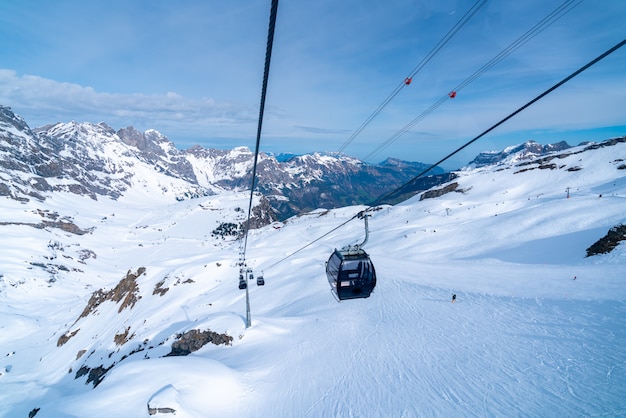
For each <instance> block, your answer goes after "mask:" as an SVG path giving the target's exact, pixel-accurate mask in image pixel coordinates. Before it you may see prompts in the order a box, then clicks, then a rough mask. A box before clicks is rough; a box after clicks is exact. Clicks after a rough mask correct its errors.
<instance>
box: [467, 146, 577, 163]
mask: <svg viewBox="0 0 626 418" xmlns="http://www.w3.org/2000/svg"><path fill="white" fill-rule="evenodd" d="M581 145H582V144H581ZM568 148H571V145H569V144H568V143H567V142H565V141H561V142H557V143H556V144H548V145H541V144H539V143H537V142H535V141H527V142H524V143H523V144H519V145H515V146H512V147H507V148H505V149H504V150H502V151H485V152H481V153H480V154H478V155H477V156H476V158H474V159H473V160H472V161H471V162H470V166H474V167H484V166H487V165H493V164H499V163H509V164H515V163H516V162H518V161H522V160H528V159H531V158H536V157H540V156H542V155H546V154H549V153H552V152H557V151H563V150H566V149H568Z"/></svg>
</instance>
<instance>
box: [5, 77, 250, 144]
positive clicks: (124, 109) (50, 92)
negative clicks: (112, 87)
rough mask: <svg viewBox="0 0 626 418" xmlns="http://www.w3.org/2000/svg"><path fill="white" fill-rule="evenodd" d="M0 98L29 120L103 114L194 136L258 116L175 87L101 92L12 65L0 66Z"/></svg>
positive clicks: (110, 118)
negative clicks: (8, 67)
mask: <svg viewBox="0 0 626 418" xmlns="http://www.w3.org/2000/svg"><path fill="white" fill-rule="evenodd" d="M0 102H2V103H3V104H7V105H10V106H12V107H14V108H15V109H18V110H19V112H24V113H27V114H28V115H29V123H31V124H35V125H37V124H45V123H51V122H55V121H67V120H68V119H72V120H77V121H79V122H83V121H88V122H97V121H100V120H102V121H105V122H107V123H109V124H111V125H116V124H117V125H118V126H127V125H131V124H132V125H136V126H137V127H139V128H142V129H148V128H159V129H163V130H168V129H178V128H179V127H184V129H183V130H184V131H186V132H187V133H192V132H195V134H196V135H198V136H199V135H201V134H202V133H204V135H207V136H209V135H210V132H211V131H215V134H216V135H218V136H221V135H224V133H225V131H224V132H222V131H220V129H221V128H223V127H228V129H229V130H232V131H234V132H236V131H237V128H236V127H238V126H246V125H248V124H251V123H254V122H255V121H256V117H257V116H256V113H255V112H256V111H257V110H256V109H250V108H249V107H248V106H245V105H240V104H235V103H218V102H216V101H215V100H213V99H191V98H186V97H184V96H182V95H180V94H177V93H174V92H169V93H166V94H162V95H158V94H153V95H146V94H120V93H106V92H99V91H96V90H94V89H93V88H91V87H85V86H80V85H78V84H73V83H65V82H59V81H55V80H49V79H46V78H42V77H38V76H33V75H18V74H17V73H16V72H15V71H13V70H0ZM95 118H97V119H98V120H95ZM233 127H235V128H233ZM218 131H219V132H218ZM235 135H236V134H235Z"/></svg>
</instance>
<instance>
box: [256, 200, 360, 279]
mask: <svg viewBox="0 0 626 418" xmlns="http://www.w3.org/2000/svg"><path fill="white" fill-rule="evenodd" d="M359 213H361V212H359ZM357 216H359V214H358V213H357V214H356V215H354V216H353V217H352V218H350V219H348V220H347V221H345V222H344V223H342V224H341V225H338V226H336V227H334V228H333V229H331V230H330V231H328V232H327V233H325V234H324V235H322V236H320V237H317V238H315V239H314V240H313V241H311V242H309V243H308V244H306V245H304V246H302V247H300V248H298V249H297V250H295V251H293V252H292V253H290V254H288V255H287V256H285V257H284V258H282V259H280V260H278V261H277V262H275V263H274V264H272V265H270V266H268V267H265V268H263V269H261V270H269V269H271V268H272V267H274V266H276V265H277V264H280V263H282V262H283V261H285V260H287V259H288V258H290V257H293V256H294V255H296V254H298V253H299V252H300V251H302V250H304V249H305V248H307V247H310V246H311V245H313V244H315V243H316V242H317V241H319V240H321V239H322V238H325V237H326V236H328V235H330V234H332V233H333V232H335V231H336V230H338V229H339V228H341V227H343V226H344V225H345V224H347V223H348V222H350V221H352V220H353V219H354V218H356V217H357Z"/></svg>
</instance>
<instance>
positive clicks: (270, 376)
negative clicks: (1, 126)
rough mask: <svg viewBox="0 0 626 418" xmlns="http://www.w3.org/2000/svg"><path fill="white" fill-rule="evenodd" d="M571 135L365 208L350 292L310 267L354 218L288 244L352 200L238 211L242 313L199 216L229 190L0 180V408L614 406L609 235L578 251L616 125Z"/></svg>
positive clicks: (573, 409)
mask: <svg viewBox="0 0 626 418" xmlns="http://www.w3.org/2000/svg"><path fill="white" fill-rule="evenodd" d="M567 153H568V154H567V155H565V154H562V155H560V157H555V156H554V155H553V156H552V160H550V161H545V160H541V161H535V162H529V163H528V164H524V165H522V166H516V165H496V166H486V167H481V168H473V169H466V170H463V171H461V172H459V173H457V174H458V177H457V178H456V179H455V180H454V182H456V183H457V184H456V185H455V186H454V187H448V188H447V189H446V190H454V191H450V192H449V193H446V194H443V195H440V196H439V197H436V198H424V199H422V200H420V196H416V197H414V198H412V199H411V200H409V201H406V202H404V203H402V204H399V205H397V206H393V207H390V206H383V207H381V208H379V210H375V211H372V212H371V214H372V217H371V219H370V222H369V223H370V229H371V233H370V239H369V243H368V245H367V248H366V249H367V250H368V252H369V253H370V255H371V257H372V260H373V262H374V264H375V266H376V269H377V273H378V284H377V287H376V289H375V290H374V293H373V294H372V296H371V297H370V298H368V299H360V300H349V301H345V302H341V303H337V301H336V300H335V299H334V297H333V296H332V295H331V293H330V291H329V286H328V283H327V280H326V277H325V274H324V262H325V261H326V259H327V258H328V256H329V255H330V254H331V252H332V250H333V249H334V248H335V247H341V246H343V245H345V244H352V243H356V242H360V241H361V239H362V236H363V225H362V224H361V223H360V221H358V220H353V221H351V222H349V223H347V224H346V225H345V226H343V227H342V228H339V229H337V230H335V231H333V232H332V233H330V234H329V235H328V236H326V237H324V238H323V239H321V240H319V241H317V242H315V243H314V244H312V245H310V246H308V247H306V248H304V249H302V250H301V251H299V252H297V253H296V254H295V255H293V256H291V257H289V258H286V259H285V257H287V256H289V255H290V254H292V253H294V252H295V251H296V250H299V249H301V248H302V247H304V246H305V245H306V244H309V243H311V242H312V241H314V240H316V239H317V238H318V237H320V236H322V235H324V234H326V233H328V232H329V231H331V230H333V229H334V228H335V227H337V226H338V225H340V224H342V223H343V222H345V221H347V220H348V219H350V218H351V217H353V216H354V215H355V214H356V213H357V212H358V211H360V210H362V209H364V208H363V207H346V208H342V209H336V210H331V211H328V210H318V211H313V212H311V213H308V214H306V215H302V216H299V217H295V218H292V219H289V220H288V221H287V222H285V223H275V224H272V225H268V226H266V227H264V228H260V229H257V230H253V231H251V235H250V237H249V241H248V254H247V260H248V265H249V266H250V267H251V268H253V269H254V272H255V274H260V273H263V274H264V277H265V281H266V285H265V286H263V287H257V286H256V285H253V284H251V288H250V303H251V311H252V326H251V327H250V328H247V329H246V328H245V292H244V291H241V290H239V289H238V288H237V283H238V278H237V277H238V266H237V262H238V254H239V245H240V244H239V242H238V241H236V240H234V238H233V237H232V236H229V235H227V234H222V235H219V234H214V233H213V232H214V231H216V230H218V229H219V228H218V227H220V226H222V225H226V224H228V223H237V222H240V221H241V220H242V219H243V216H244V213H243V211H242V210H241V209H240V208H242V207H245V206H246V199H247V195H246V193H235V192H229V193H226V194H220V195H215V196H205V197H202V198H198V199H193V200H186V201H182V202H173V201H172V200H171V199H168V198H166V197H164V196H163V195H162V194H157V193H149V192H147V191H146V192H144V191H143V190H142V189H141V188H139V189H137V188H133V189H132V190H131V191H130V194H125V195H124V196H122V197H120V198H119V199H118V200H113V199H109V198H103V199H99V200H98V201H95V200H93V199H90V198H89V197H86V196H78V195H76V194H72V193H68V192H57V193H54V194H53V195H52V196H51V197H50V198H48V199H46V200H45V201H38V200H36V199H31V200H29V201H26V202H19V201H16V200H13V199H9V198H6V197H3V198H2V199H0V211H1V213H2V214H3V215H2V216H3V218H2V224H1V225H0V230H1V231H2V237H3V240H2V244H1V245H2V251H0V266H2V267H1V268H2V270H1V271H0V275H1V277H0V330H1V332H0V347H1V351H0V373H1V374H0V388H1V389H2V390H0V416H2V417H26V416H29V415H31V416H36V417H38V418H41V417H119V416H130V417H142V416H149V413H154V414H156V415H157V416H164V417H168V416H177V417H213V416H215V417H257V416H274V417H294V416H302V417H307V416H310V417H327V416H341V417H343V416H346V417H348V416H368V417H369V416H404V417H418V416H420V417H421V416H442V417H443V416H511V415H514V416H619V415H623V414H624V413H625V412H626V400H625V399H626V398H625V397H624V393H626V350H624V346H626V276H625V275H624V272H625V271H626V247H625V246H624V244H621V245H619V246H618V247H617V248H616V249H615V250H613V252H611V253H609V254H605V255H598V256H593V257H589V258H586V257H585V249H586V248H587V247H589V246H590V245H591V244H593V243H594V242H595V241H597V240H598V239H599V238H601V237H602V236H603V235H604V234H606V232H607V231H608V230H609V228H611V227H613V226H615V225H617V224H620V223H624V222H625V215H624V214H625V213H626V211H625V209H626V176H625V174H626V166H625V160H626V143H624V142H616V143H614V144H613V145H611V146H604V147H591V148H588V147H585V146H583V147H581V148H573V149H568V150H567ZM552 164H554V166H553V165H552ZM567 190H569V198H568V195H567V193H568V192H567ZM453 293H454V294H456V295H457V299H456V303H454V304H452V303H451V295H452V294H453ZM194 330H195V331H194ZM190 331H191V332H190ZM190 336H192V337H194V339H192V340H186V339H185V337H189V338H190ZM200 337H202V338H204V339H202V338H200ZM230 337H232V340H229V338H230ZM209 339H211V340H212V341H213V343H207V344H204V345H202V344H201V343H206V341H208V340H209ZM194 344H196V346H195V347H194ZM198 345H202V347H201V348H199V349H198V350H196V351H193V352H192V353H191V354H189V355H187V356H168V354H170V353H172V352H173V351H174V350H173V349H182V348H185V347H186V348H193V349H195V348H198V347H197V346H198ZM189 351H192V350H189ZM95 383H99V384H97V386H96V387H95V388H94V384H95ZM173 411H175V414H176V415H173V413H174V412H173Z"/></svg>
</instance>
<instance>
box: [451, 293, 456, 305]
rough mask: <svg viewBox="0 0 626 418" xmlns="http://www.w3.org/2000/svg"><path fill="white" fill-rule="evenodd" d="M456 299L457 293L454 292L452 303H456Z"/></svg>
mask: <svg viewBox="0 0 626 418" xmlns="http://www.w3.org/2000/svg"><path fill="white" fill-rule="evenodd" d="M455 300H456V294H455V293H453V294H452V303H454V301H455Z"/></svg>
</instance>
